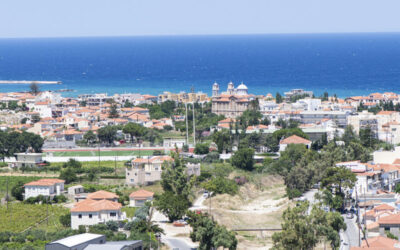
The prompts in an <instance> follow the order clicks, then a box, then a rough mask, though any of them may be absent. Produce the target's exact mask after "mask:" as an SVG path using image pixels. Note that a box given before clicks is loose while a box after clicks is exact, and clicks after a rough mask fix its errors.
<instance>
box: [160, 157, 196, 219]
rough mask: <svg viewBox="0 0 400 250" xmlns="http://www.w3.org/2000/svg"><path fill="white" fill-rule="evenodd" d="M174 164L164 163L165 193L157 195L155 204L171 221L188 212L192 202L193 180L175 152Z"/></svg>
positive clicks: (163, 180) (163, 186)
mask: <svg viewBox="0 0 400 250" xmlns="http://www.w3.org/2000/svg"><path fill="white" fill-rule="evenodd" d="M173 156H174V162H173V164H164V166H163V167H164V170H163V172H162V174H161V186H162V188H163V190H164V193H162V194H161V195H158V196H156V199H155V206H156V207H157V209H158V210H160V211H161V212H163V213H164V214H165V215H166V216H167V217H168V218H169V220H170V221H173V220H176V219H180V218H182V216H183V215H184V214H185V213H186V210H187V209H188V208H189V207H190V205H191V203H190V200H189V195H190V194H191V191H190V190H191V186H192V185H191V182H190V181H189V177H188V175H187V174H186V171H185V166H184V165H183V164H182V161H181V159H180V158H179V155H178V154H174V155H173Z"/></svg>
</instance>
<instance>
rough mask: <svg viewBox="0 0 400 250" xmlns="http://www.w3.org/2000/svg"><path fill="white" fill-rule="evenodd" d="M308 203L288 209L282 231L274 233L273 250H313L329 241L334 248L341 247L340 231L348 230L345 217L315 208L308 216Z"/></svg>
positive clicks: (284, 213) (283, 217)
mask: <svg viewBox="0 0 400 250" xmlns="http://www.w3.org/2000/svg"><path fill="white" fill-rule="evenodd" d="M308 210H309V204H308V202H301V203H299V204H298V206H296V207H293V208H290V207H289V208H288V209H286V210H285V211H284V212H283V215H282V219H283V222H282V231H281V232H277V233H274V234H273V235H272V240H273V242H274V247H273V249H276V250H278V249H279V250H280V249H304V250H306V249H313V248H314V247H315V246H316V245H317V243H318V242H320V241H328V242H330V244H331V247H332V248H334V249H335V248H337V247H338V246H339V245H340V237H339V233H338V232H339V231H340V230H345V229H346V224H345V223H344V219H343V217H342V216H341V215H340V214H338V213H327V212H325V211H323V210H322V209H320V208H318V207H316V206H314V207H313V208H312V209H311V213H310V214H308Z"/></svg>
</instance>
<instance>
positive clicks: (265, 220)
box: [203, 176, 290, 249]
mask: <svg viewBox="0 0 400 250" xmlns="http://www.w3.org/2000/svg"><path fill="white" fill-rule="evenodd" d="M260 183H261V185H259V184H258V185H255V184H253V183H247V184H245V185H243V186H242V187H241V188H240V192H239V194H238V195H235V196H230V195H226V194H224V195H217V196H215V197H213V198H212V200H211V207H212V209H211V211H212V215H213V217H214V219H216V220H217V221H218V223H220V224H223V225H225V226H226V227H228V228H229V229H255V228H280V226H281V225H280V221H281V215H282V212H283V211H284V210H285V209H286V208H287V207H288V206H289V204H290V202H289V200H288V199H287V198H286V197H284V195H285V186H284V184H283V180H282V179H281V178H279V177H274V176H265V177H262V178H261V182H260ZM209 202H210V201H209V199H208V200H206V201H205V202H204V204H203V205H206V206H207V207H208V206H209ZM272 234H273V232H266V231H264V232H262V233H261V232H247V231H246V232H243V231H239V232H237V239H238V241H239V245H238V249H268V248H270V247H271V246H272V239H271V236H272Z"/></svg>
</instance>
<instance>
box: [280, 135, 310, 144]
mask: <svg viewBox="0 0 400 250" xmlns="http://www.w3.org/2000/svg"><path fill="white" fill-rule="evenodd" d="M310 143H311V141H309V140H307V139H304V138H303V137H300V136H297V135H292V136H289V137H288V138H286V139H283V140H282V141H281V142H280V143H279V144H306V145H308V144H310Z"/></svg>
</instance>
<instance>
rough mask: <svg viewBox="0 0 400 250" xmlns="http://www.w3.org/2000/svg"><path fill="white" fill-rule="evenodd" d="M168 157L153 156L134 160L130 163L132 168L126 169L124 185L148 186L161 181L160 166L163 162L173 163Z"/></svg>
mask: <svg viewBox="0 0 400 250" xmlns="http://www.w3.org/2000/svg"><path fill="white" fill-rule="evenodd" d="M173 161H174V160H173V159H172V157H170V156H153V157H147V158H136V159H134V160H133V161H132V167H131V168H126V171H125V176H126V184H128V185H148V184H151V183H154V182H156V181H159V180H161V173H162V165H163V164H164V162H170V163H171V162H173Z"/></svg>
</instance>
